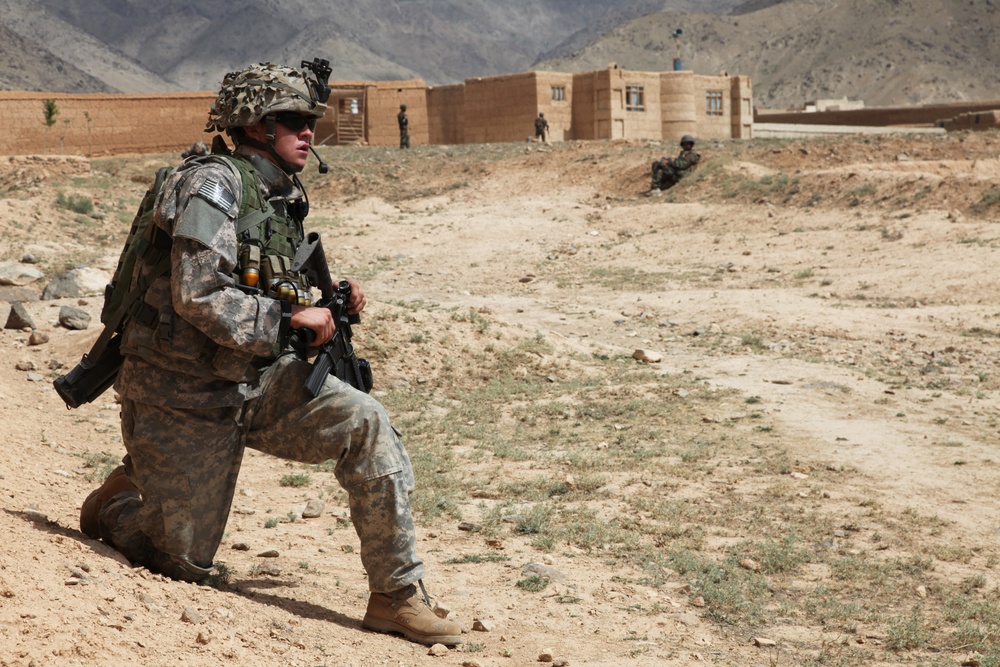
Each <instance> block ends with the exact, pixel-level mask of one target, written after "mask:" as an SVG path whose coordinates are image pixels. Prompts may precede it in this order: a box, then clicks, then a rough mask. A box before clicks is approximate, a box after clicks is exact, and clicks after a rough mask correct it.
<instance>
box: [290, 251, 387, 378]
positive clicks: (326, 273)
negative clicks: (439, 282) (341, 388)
mask: <svg viewBox="0 0 1000 667" xmlns="http://www.w3.org/2000/svg"><path fill="white" fill-rule="evenodd" d="M291 270H292V272H297V273H302V274H304V275H305V276H306V277H307V278H308V279H309V283H310V284H311V285H316V286H317V287H318V288H319V291H320V294H321V298H320V300H319V301H318V302H317V303H316V306H317V307H319V308H327V309H329V311H330V314H331V315H333V322H334V324H335V325H336V331H334V333H333V338H331V339H330V340H329V341H328V342H326V343H323V345H321V346H320V349H319V356H317V357H316V361H314V362H313V369H312V372H311V373H310V374H309V377H308V378H307V379H306V384H305V386H306V389H308V390H309V393H310V394H312V396H313V397H315V396H318V395H319V392H320V389H321V388H322V387H323V381H324V380H325V379H326V376H327V375H330V374H333V375H334V376H335V377H337V378H338V379H340V380H343V381H344V382H346V383H347V384H349V385H351V386H352V387H354V388H355V389H357V390H359V391H363V392H365V393H368V392H370V391H371V389H372V369H371V366H370V365H369V363H368V361H367V360H366V359H359V358H358V355H357V354H356V353H355V352H354V347H353V346H352V345H351V337H352V336H353V332H352V331H351V325H352V324H358V323H359V322H361V317H360V316H359V315H356V314H355V315H350V314H348V312H347V304H348V303H350V301H351V284H350V283H349V282H347V281H346V280H341V281H340V283H339V284H338V285H336V286H334V284H333V278H331V277H330V267H329V265H328V264H327V263H326V255H325V254H324V253H323V243H322V241H321V240H320V238H319V234H317V233H316V232H310V233H309V234H308V236H306V240H305V241H303V243H302V245H300V246H299V249H298V250H297V251H296V252H295V257H294V258H293V259H292V266H291ZM303 336H304V337H305V338H306V343H309V342H311V341H312V340H313V339H314V338H315V334H314V333H313V332H312V331H311V330H309V329H305V330H303Z"/></svg>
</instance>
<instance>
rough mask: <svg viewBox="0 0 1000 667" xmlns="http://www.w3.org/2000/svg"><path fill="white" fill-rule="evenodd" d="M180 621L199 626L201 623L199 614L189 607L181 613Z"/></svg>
mask: <svg viewBox="0 0 1000 667" xmlns="http://www.w3.org/2000/svg"><path fill="white" fill-rule="evenodd" d="M181 620H182V621H184V622H185V623H190V624H192V625H200V624H201V621H202V619H201V614H199V613H198V612H197V611H196V610H194V609H192V608H191V607H187V608H185V609H184V612H183V613H181Z"/></svg>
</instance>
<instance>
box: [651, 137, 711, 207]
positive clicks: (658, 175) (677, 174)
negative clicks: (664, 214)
mask: <svg viewBox="0 0 1000 667" xmlns="http://www.w3.org/2000/svg"><path fill="white" fill-rule="evenodd" d="M700 159H701V155H700V154H698V153H696V152H695V151H694V137H692V136H691V135H690V134H685V135H684V136H683V137H681V152H680V153H679V154H678V155H677V157H675V158H669V157H662V158H660V159H659V160H657V161H656V162H654V163H653V168H652V175H653V182H652V184H651V185H650V186H649V188H650V189H649V193H648V194H650V195H654V194H659V193H660V192H661V191H662V190H666V189H667V188H669V187H670V186H672V185H677V181H679V180H681V177H682V176H684V175H685V174H686V173H688V172H689V171H691V170H692V169H694V167H695V165H697V164H698V161H699V160H700Z"/></svg>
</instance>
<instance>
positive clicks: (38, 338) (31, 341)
mask: <svg viewBox="0 0 1000 667" xmlns="http://www.w3.org/2000/svg"><path fill="white" fill-rule="evenodd" d="M48 342H49V335H48V334H47V333H45V332H44V331H32V332H31V335H30V336H28V345H29V346H31V345H45V344H46V343H48Z"/></svg>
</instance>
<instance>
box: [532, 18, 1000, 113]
mask: <svg viewBox="0 0 1000 667" xmlns="http://www.w3.org/2000/svg"><path fill="white" fill-rule="evenodd" d="M760 4H763V5H767V6H766V7H764V8H762V9H759V10H756V11H752V12H750V13H739V14H734V15H731V16H710V15H704V14H679V13H673V12H671V13H657V14H652V15H650V16H645V17H642V18H640V19H636V20H634V21H631V22H629V23H626V24H623V25H620V26H618V27H616V28H615V29H613V30H611V31H609V32H608V33H606V34H604V35H602V36H601V37H599V38H597V39H595V40H593V41H592V42H591V43H590V44H588V45H587V46H585V47H578V46H575V47H573V48H572V50H568V51H563V52H562V55H561V56H560V57H550V58H547V59H546V60H544V61H542V62H540V63H537V64H536V67H537V68H539V69H550V70H556V71H586V70H589V69H595V68H599V67H604V66H605V65H607V63H609V62H617V63H618V64H619V65H620V66H621V67H623V68H625V69H637V70H652V71H657V70H663V69H669V68H670V66H671V63H672V60H673V58H674V57H675V55H676V45H675V42H674V40H673V39H672V38H671V36H670V35H671V33H672V32H673V30H674V29H677V28H681V29H682V30H683V33H684V34H683V38H682V39H683V41H682V45H681V52H680V54H681V58H682V61H683V63H684V67H685V68H687V69H693V70H694V71H696V72H698V73H701V74H714V73H717V72H722V71H727V72H729V73H730V74H746V75H749V76H750V77H752V79H753V83H754V103H755V104H756V105H757V106H758V107H763V108H784V107H790V108H798V107H801V106H802V105H803V104H804V103H805V102H807V101H809V100H815V99H829V98H834V99H836V98H842V97H848V98H851V99H860V100H863V101H864V102H865V103H866V104H867V105H868V106H902V105H910V104H924V103H932V102H952V101H963V100H993V99H1000V74H998V72H1000V41H998V40H997V39H995V37H996V34H997V32H998V31H1000V7H998V6H996V5H994V4H993V3H990V2H978V1H977V2H953V1H952V0H876V1H875V2H872V1H870V0H844V1H841V2H814V1H812V0H786V1H785V2H780V3H758V5H760ZM753 6H756V5H751V7H753ZM748 9H749V8H748Z"/></svg>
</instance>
